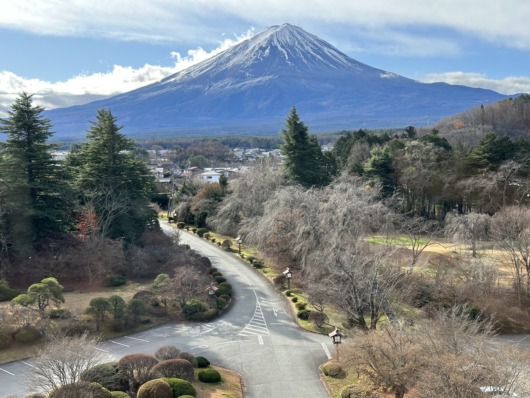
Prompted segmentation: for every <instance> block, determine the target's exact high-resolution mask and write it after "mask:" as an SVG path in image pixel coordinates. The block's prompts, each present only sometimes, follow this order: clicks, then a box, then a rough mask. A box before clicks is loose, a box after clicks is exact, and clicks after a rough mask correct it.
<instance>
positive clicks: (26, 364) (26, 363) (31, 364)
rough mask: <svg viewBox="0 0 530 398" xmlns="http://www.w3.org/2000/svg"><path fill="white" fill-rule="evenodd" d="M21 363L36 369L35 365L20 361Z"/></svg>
mask: <svg viewBox="0 0 530 398" xmlns="http://www.w3.org/2000/svg"><path fill="white" fill-rule="evenodd" d="M20 362H22V363H23V364H24V365H28V366H29V367H30V368H34V369H36V368H35V366H33V365H32V364H30V363H27V362H24V361H20Z"/></svg>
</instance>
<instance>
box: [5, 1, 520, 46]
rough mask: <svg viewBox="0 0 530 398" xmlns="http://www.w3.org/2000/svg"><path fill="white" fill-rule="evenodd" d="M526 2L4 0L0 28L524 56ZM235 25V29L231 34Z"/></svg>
mask: <svg viewBox="0 0 530 398" xmlns="http://www.w3.org/2000/svg"><path fill="white" fill-rule="evenodd" d="M529 20H530V7H528V4H527V3H526V2H525V1H524V0H503V1H502V2H501V1H499V0H444V1H438V2H433V1H425V0H402V1H399V2H398V1H395V0H372V1H351V0H331V1H323V0H291V1H285V0H266V1H241V0H179V1H175V0H150V1H142V2H140V1H135V2H131V1H129V0H110V1H108V0H106V1H104V0H93V1H90V2H87V1H85V0H55V1H53V2H52V1H42V0H24V1H20V0H3V2H2V16H1V17H0V26H2V27H8V28H11V29H19V30H25V31H31V32H33V33H35V34H48V35H61V36H90V37H95V36H97V37H108V38H114V39H116V38H118V39H123V40H140V41H168V42H174V41H175V40H176V39H178V40H179V41H181V42H182V41H184V42H187V43H197V42H199V40H201V41H203V42H210V43H211V42H213V41H215V38H216V37H218V35H219V32H221V31H223V30H225V29H226V27H230V29H231V30H232V29H240V28H241V27H242V26H249V25H255V26H261V27H264V26H268V25H271V24H281V23H283V22H291V23H297V24H300V25H302V26H304V27H305V28H307V29H310V28H311V29H310V30H312V31H315V32H319V29H318V27H319V26H322V25H331V24H341V25H344V26H345V27H346V28H349V29H351V30H374V31H380V32H382V33H384V32H385V31H388V32H392V31H394V32H397V31H399V30H407V29H409V28H412V27H419V28H422V31H421V32H418V33H417V34H416V35H417V36H418V37H422V36H423V37H425V36H426V35H427V36H429V30H430V29H438V28H448V29H451V30H455V31H457V32H461V33H465V34H467V35H469V34H471V35H473V36H475V37H477V38H479V39H481V40H484V41H489V42H492V43H498V44H502V45H504V46H508V47H515V48H521V49H530V35H528V21H529ZM236 26H237V27H236Z"/></svg>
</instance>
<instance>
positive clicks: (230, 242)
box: [221, 239, 232, 250]
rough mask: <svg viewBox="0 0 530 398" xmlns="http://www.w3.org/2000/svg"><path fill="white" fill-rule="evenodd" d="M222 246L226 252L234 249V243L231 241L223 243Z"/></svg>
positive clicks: (227, 240)
mask: <svg viewBox="0 0 530 398" xmlns="http://www.w3.org/2000/svg"><path fill="white" fill-rule="evenodd" d="M221 246H223V247H224V248H225V249H226V250H230V248H231V247H232V241H231V240H230V239H225V240H223V243H221Z"/></svg>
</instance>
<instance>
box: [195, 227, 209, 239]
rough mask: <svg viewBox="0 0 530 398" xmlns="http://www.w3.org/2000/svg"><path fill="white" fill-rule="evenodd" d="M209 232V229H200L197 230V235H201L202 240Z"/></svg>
mask: <svg viewBox="0 0 530 398" xmlns="http://www.w3.org/2000/svg"><path fill="white" fill-rule="evenodd" d="M207 232H208V228H198V229H197V235H199V236H200V237H201V238H202V237H203V236H204V234H206V233H207Z"/></svg>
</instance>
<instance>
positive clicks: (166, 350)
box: [155, 344, 180, 361]
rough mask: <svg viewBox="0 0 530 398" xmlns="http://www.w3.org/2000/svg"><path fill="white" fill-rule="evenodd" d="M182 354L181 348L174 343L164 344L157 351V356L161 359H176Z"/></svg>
mask: <svg viewBox="0 0 530 398" xmlns="http://www.w3.org/2000/svg"><path fill="white" fill-rule="evenodd" d="M179 354H180V350H179V349H178V348H177V347H175V346H174V345H170V344H168V345H163V346H162V347H160V348H158V350H156V351H155V357H156V359H158V360H159V361H166V360H168V359H176V358H178V356H179Z"/></svg>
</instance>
